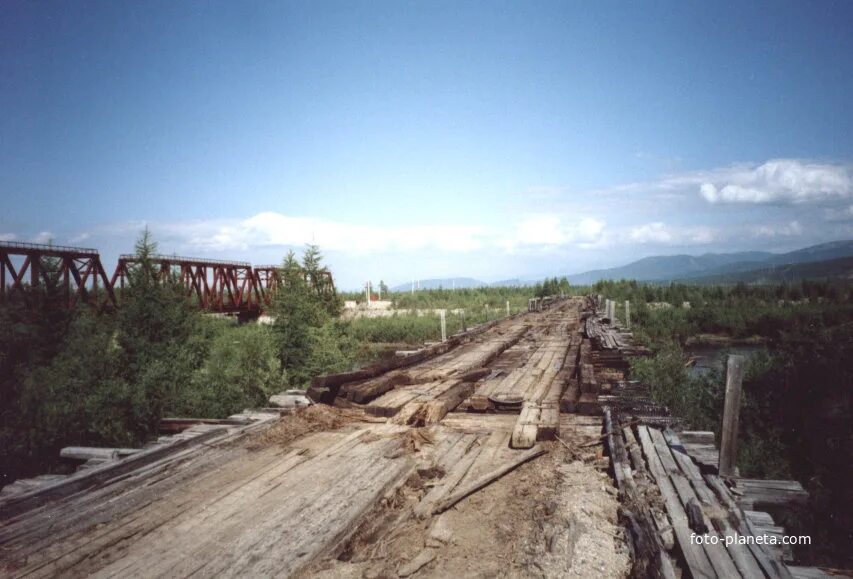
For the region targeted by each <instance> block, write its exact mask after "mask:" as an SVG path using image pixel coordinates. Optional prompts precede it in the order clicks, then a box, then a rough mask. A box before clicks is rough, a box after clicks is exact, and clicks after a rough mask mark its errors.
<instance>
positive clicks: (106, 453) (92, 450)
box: [59, 446, 141, 460]
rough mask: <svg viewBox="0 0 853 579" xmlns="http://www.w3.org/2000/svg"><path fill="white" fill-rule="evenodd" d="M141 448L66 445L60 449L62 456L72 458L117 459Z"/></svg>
mask: <svg viewBox="0 0 853 579" xmlns="http://www.w3.org/2000/svg"><path fill="white" fill-rule="evenodd" d="M140 450H141V449H139V448H99V447H94V446H66V447H65V448H63V449H62V450H60V451H59V456H60V457H61V458H68V459H72V460H90V459H93V458H95V459H101V460H117V459H119V458H121V457H123V456H130V455H131V454H134V453H137V452H139V451H140Z"/></svg>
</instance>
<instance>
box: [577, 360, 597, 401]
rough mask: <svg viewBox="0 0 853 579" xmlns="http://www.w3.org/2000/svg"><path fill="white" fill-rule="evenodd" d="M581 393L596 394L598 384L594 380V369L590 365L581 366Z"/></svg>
mask: <svg viewBox="0 0 853 579" xmlns="http://www.w3.org/2000/svg"><path fill="white" fill-rule="evenodd" d="M580 383H581V393H583V394H598V390H599V389H598V382H597V381H596V379H595V369H594V368H593V365H592V364H582V365H581V381H580Z"/></svg>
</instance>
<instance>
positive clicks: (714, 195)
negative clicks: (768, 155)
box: [696, 159, 853, 204]
mask: <svg viewBox="0 0 853 579" xmlns="http://www.w3.org/2000/svg"><path fill="white" fill-rule="evenodd" d="M696 177H697V178H699V177H700V175H696ZM699 193H700V194H701V195H702V197H703V198H704V199H705V200H706V201H708V202H709V203H795V204H798V203H807V202H812V201H825V200H832V199H847V198H850V197H853V174H852V173H851V170H850V167H848V166H844V165H834V164H828V163H810V162H806V161H800V160H797V159H774V160H771V161H767V162H766V163H763V164H762V165H758V166H750V165H741V166H735V167H730V168H728V169H721V170H717V171H713V172H711V173H710V174H708V175H707V179H703V180H702V181H701V183H700V186H699Z"/></svg>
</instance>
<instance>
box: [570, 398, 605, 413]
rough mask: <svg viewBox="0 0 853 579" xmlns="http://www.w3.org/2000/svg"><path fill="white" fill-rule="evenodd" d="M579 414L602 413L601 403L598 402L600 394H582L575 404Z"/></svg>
mask: <svg viewBox="0 0 853 579" xmlns="http://www.w3.org/2000/svg"><path fill="white" fill-rule="evenodd" d="M575 410H576V412H577V413H578V414H583V415H585V416H599V415H601V405H600V404H599V403H598V396H597V395H595V394H589V393H588V394H581V395H580V398H578V402H577V404H576V406H575Z"/></svg>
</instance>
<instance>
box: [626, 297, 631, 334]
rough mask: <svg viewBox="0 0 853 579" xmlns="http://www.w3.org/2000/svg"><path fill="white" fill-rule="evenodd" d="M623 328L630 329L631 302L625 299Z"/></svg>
mask: <svg viewBox="0 0 853 579" xmlns="http://www.w3.org/2000/svg"><path fill="white" fill-rule="evenodd" d="M625 329H626V330H630V329H631V302H629V301H628V300H625Z"/></svg>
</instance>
